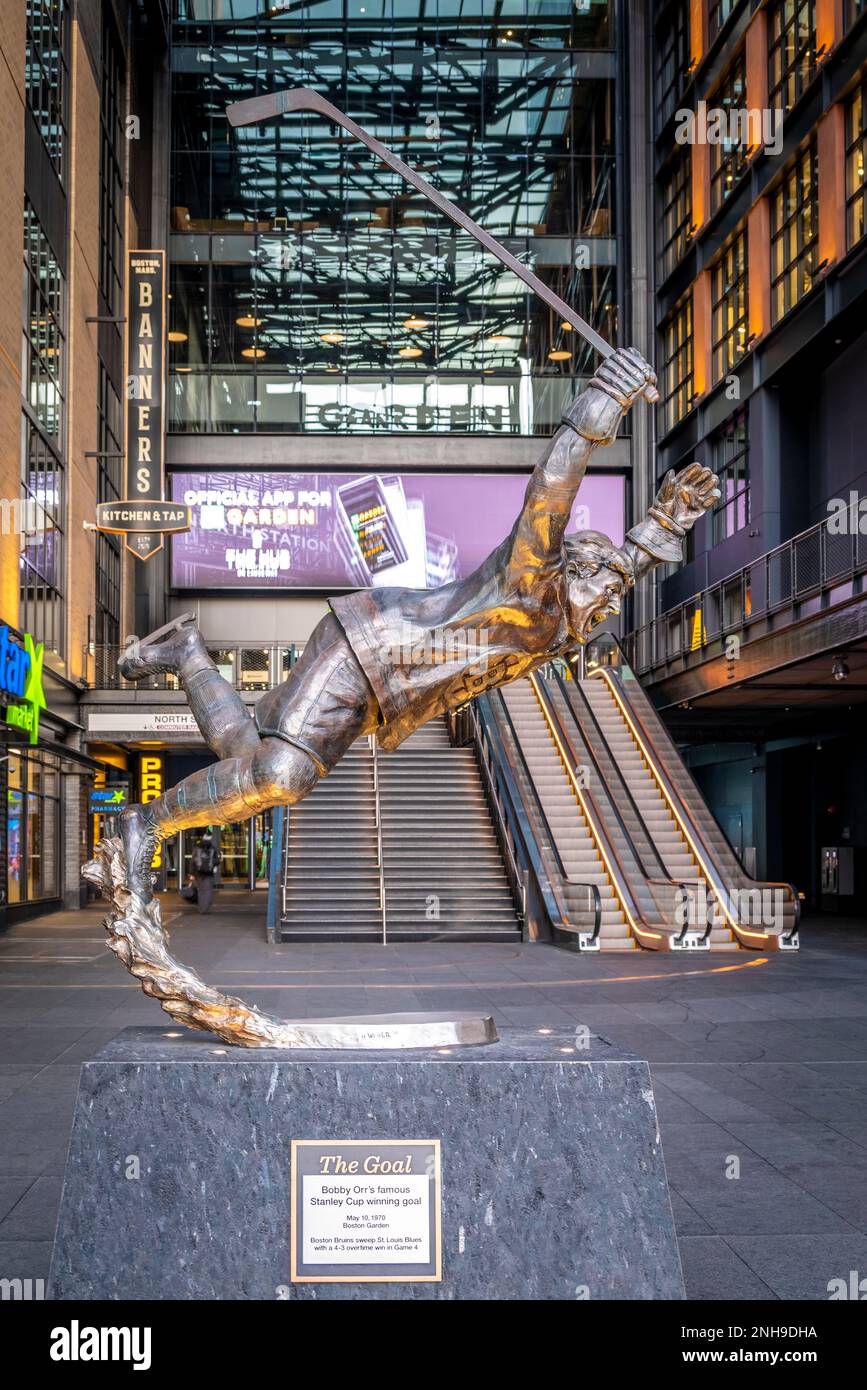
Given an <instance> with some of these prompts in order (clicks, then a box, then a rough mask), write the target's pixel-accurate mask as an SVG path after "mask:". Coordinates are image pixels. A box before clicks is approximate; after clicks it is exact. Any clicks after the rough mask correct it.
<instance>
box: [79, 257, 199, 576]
mask: <svg viewBox="0 0 867 1390" xmlns="http://www.w3.org/2000/svg"><path fill="white" fill-rule="evenodd" d="M126 264H127V336H126V497H125V498H123V499H122V500H121V501H119V502H102V503H100V505H99V506H98V507H97V509H96V522H97V528H98V529H99V530H100V531H113V532H115V533H118V534H121V535H123V536H124V537H125V544H126V548H127V550H129V551H131V552H132V554H133V555H136V556H138V558H139V559H140V560H149V559H150V558H151V556H152V555H156V553H157V551H158V550H161V549H162V545H163V535H164V534H165V533H166V532H168V531H185V530H187V528H188V527H189V524H190V509H189V507H186V506H184V505H183V504H182V503H178V502H166V501H164V494H163V486H164V463H165V459H164V440H165V341H166V313H165V288H166V287H165V252H164V251H128V252H127V258H126Z"/></svg>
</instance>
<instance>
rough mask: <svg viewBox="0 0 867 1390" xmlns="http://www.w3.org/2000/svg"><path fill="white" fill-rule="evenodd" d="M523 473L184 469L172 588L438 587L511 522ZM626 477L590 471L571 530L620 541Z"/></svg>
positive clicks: (477, 560) (469, 565)
mask: <svg viewBox="0 0 867 1390" xmlns="http://www.w3.org/2000/svg"><path fill="white" fill-rule="evenodd" d="M526 486H527V477H526V475H524V474H518V473H496V474H494V473H403V474H398V473H369V472H368V473H240V472H235V471H232V472H231V473H230V472H208V473H204V472H195V473H193V472H183V473H174V474H173V475H172V478H171V493H172V500H173V501H178V502H180V501H183V502H185V503H187V504H188V505H189V506H190V507H191V508H192V526H191V529H190V530H189V531H187V532H183V533H181V534H179V535H176V536H174V537H173V538H172V563H171V578H172V585H173V587H174V588H176V589H227V588H231V589H236V588H239V587H240V588H244V587H247V588H265V589H325V590H329V589H353V588H367V587H369V586H379V585H386V584H388V585H391V584H395V585H399V586H400V587H402V588H409V589H425V588H434V587H436V586H437V585H438V584H447V583H449V582H450V581H451V580H453V579H464V578H466V576H467V575H469V574H472V572H473V570H474V569H476V568H477V567H478V566H479V565H480V564H481V562H482V561H483V560H484V559H485V557H486V556H487V555H488V554H489V553H490V552H491V551H492V550H493V549H494V548H495V546H497V545H498V544H499V543H500V541H501V540H503V539H504V538H505V537H506V536H507V535H508V534H509V532H510V531H511V529H512V526H513V524H514V522H515V518H516V517H517V515H518V513H519V511H520V509H521V503H522V500H523V496H524V491H525V489H526ZM623 513H624V479H623V477H622V476H621V475H619V474H611V473H597V474H591V475H588V476H587V477H585V479H584V481H583V483H582V484H581V490H580V495H579V498H578V500H577V501H576V503H575V506H574V508H573V511H572V521H571V527H570V529H572V530H581V531H583V530H593V531H604V532H605V533H606V534H607V535H609V536H610V537H611V539H612V540H613V541H615V542H616V543H617V544H618V545H619V544H621V543H622V541H623Z"/></svg>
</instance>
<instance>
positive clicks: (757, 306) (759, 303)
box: [747, 198, 771, 344]
mask: <svg viewBox="0 0 867 1390" xmlns="http://www.w3.org/2000/svg"><path fill="white" fill-rule="evenodd" d="M747 263H748V266H749V318H748V323H749V330H750V341H751V343H752V344H755V343H756V341H757V340H758V339H759V338H761V337H762V336H763V335H764V334H765V333H767V331H768V329H769V328H770V326H771V210H770V205H769V203H768V200H767V198H760V199H759V201H758V202H757V203H756V204H755V205H754V206H753V207H751V208H750V212H749V217H748V219H747Z"/></svg>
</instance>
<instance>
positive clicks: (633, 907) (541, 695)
mask: <svg viewBox="0 0 867 1390" xmlns="http://www.w3.org/2000/svg"><path fill="white" fill-rule="evenodd" d="M537 674H538V673H537V672H533V673H532V674H531V675H530V677H529V680H530V684H531V686H532V687H533V690H534V691H535V692H536V698H537V700H538V701H539V706H540V708H541V710H542V713H543V715H544V717H545V719H546V720H547V723H548V727H549V729H550V730H551V732H552V734H553V736H554V741H555V743H556V744H557V746H558V748H559V750H560V755H561V757H562V759H563V763H564V766H565V768H566V772H567V775H568V777H569V780H570V782H571V783H572V786H573V787H574V789H575V794H576V796H577V798H578V801H579V803H580V805H581V809H582V811H583V812H584V816H585V819H586V821H587V825H588V827H589V829H590V834H591V836H592V837H593V840H594V842H595V844H596V848H597V849H598V851H599V853H600V854H601V856H602V862H603V864H604V865H605V868H606V869H607V871H608V876H609V878H610V879H611V882H612V886H613V887H614V891H615V893H616V895H617V897H618V899H619V901H620V905H621V907H622V908H623V911H624V912H625V913H626V918H627V921H628V922H629V925H630V927H631V928H632V931H633V932H634V934H635V939H636V940H637V941H639V942H641V941H642V940H643V939H645V938H647V937H651V938H653V939H655V940H656V941H663V940H664V939H665V937H667V936H669V937H673V938H674V939H675V940H679V939H680V937H679V936H677V935H676V934H675V933H673V932H669V931H667V930H666V929H665V928H663V927H662V926H660V928H659V930H654V929H653V928H651V927H650V926H648V925H647V923H646V922H645V920H644V917H643V915H642V913H641V910H640V909H639V907H638V904H637V903H636V901H635V898H634V896H633V893H632V889H631V888H630V886H629V878H628V875H627V874H626V873H625V871H624V868H623V865H622V863H621V860H620V855H619V854H618V853H617V849H616V847H615V846H614V845H613V844H612V843H611V841H610V840H609V838H608V836H607V834H606V832H605V828H604V826H603V825H602V823H601V817H600V815H599V812H598V810H597V809H596V798H595V797H594V796H593V793H592V791H591V789H590V788H584V787H582V786H581V779H580V777H578V776H577V775H576V769H577V768H578V767H579V766H580V763H579V762H578V759H577V757H576V755H575V749H574V747H573V746H572V741H571V739H570V738H569V734H568V731H567V730H566V729H565V728H564V726H563V721H562V720H561V719H560V716H559V714H558V712H557V710H556V708H555V707H554V703H553V701H552V699H551V695H550V692H549V691H548V689H547V687H545V686H540V684H539V680H538V679H537ZM639 924H641V925H639ZM651 949H657V948H651Z"/></svg>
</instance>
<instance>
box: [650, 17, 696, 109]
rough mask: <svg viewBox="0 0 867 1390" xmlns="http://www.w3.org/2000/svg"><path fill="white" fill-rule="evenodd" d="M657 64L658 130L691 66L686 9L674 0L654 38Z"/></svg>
mask: <svg viewBox="0 0 867 1390" xmlns="http://www.w3.org/2000/svg"><path fill="white" fill-rule="evenodd" d="M657 51H658V56H659V68H658V72H657V78H656V121H657V131H661V130H662V128H663V126H664V125H665V123H666V121H668V120H669V118H670V117H671V116H672V114H673V113H674V109H675V107H676V106H677V103H678V100H679V98H680V95H681V92H682V91H683V88H684V86H685V84H686V79H687V74H688V73H689V68H690V53H689V9H688V6H687V4H686V0H676V3H675V4H674V5H672V6H670V7H669V9H668V11H667V12H666V14H665V18H664V22H663V27H662V29H661V30H660V32H659V35H658V40H657Z"/></svg>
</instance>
